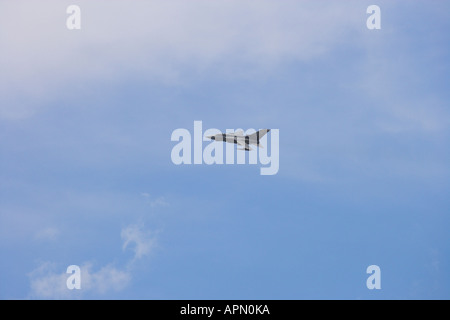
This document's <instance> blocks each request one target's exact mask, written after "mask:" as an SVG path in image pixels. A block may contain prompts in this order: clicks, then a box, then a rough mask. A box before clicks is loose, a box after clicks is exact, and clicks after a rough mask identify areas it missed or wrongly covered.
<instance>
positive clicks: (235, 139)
mask: <svg viewBox="0 0 450 320" xmlns="http://www.w3.org/2000/svg"><path fill="white" fill-rule="evenodd" d="M269 131H270V129H262V130H259V131H258V132H255V133H253V134H250V135H246V136H244V131H242V130H238V131H235V132H233V133H219V134H216V135H214V136H208V137H206V138H209V139H211V140H215V141H225V142H229V143H235V144H238V145H240V146H242V147H243V148H242V149H238V150H245V151H250V150H253V149H252V148H251V147H250V145H254V146H257V147H260V148H264V147H263V146H262V145H261V144H259V139H261V138H262V137H264V135H265V134H266V133H267V132H269Z"/></svg>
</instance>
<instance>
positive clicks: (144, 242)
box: [121, 224, 156, 259]
mask: <svg viewBox="0 0 450 320" xmlns="http://www.w3.org/2000/svg"><path fill="white" fill-rule="evenodd" d="M121 237H122V239H123V241H124V243H123V246H122V249H123V250H125V249H127V248H128V247H131V248H132V250H133V251H134V259H141V258H142V257H144V256H147V255H149V254H150V252H151V251H152V249H153V248H154V247H155V245H156V238H155V235H154V234H153V233H152V232H149V231H147V230H145V229H144V227H143V225H142V224H135V225H130V226H128V227H126V228H124V229H122V232H121Z"/></svg>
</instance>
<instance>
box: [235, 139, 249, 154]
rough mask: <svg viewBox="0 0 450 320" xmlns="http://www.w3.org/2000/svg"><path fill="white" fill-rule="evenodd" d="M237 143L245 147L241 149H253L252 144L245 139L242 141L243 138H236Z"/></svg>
mask: <svg viewBox="0 0 450 320" xmlns="http://www.w3.org/2000/svg"><path fill="white" fill-rule="evenodd" d="M236 142H237V144H238V145H240V146H242V147H244V149H239V150H247V151H251V150H252V148H250V145H249V144H247V143H245V141H242V140H241V139H237V140H236Z"/></svg>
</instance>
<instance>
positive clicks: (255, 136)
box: [249, 129, 270, 143]
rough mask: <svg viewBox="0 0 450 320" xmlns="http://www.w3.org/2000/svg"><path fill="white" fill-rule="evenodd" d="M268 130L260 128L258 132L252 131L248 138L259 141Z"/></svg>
mask: <svg viewBox="0 0 450 320" xmlns="http://www.w3.org/2000/svg"><path fill="white" fill-rule="evenodd" d="M269 131H270V129H261V130H259V131H258V132H255V133H252V134H251V135H249V138H250V139H251V140H255V141H256V142H258V143H259V139H261V138H262V137H264V136H265V135H266V133H267V132H269Z"/></svg>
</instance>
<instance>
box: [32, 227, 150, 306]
mask: <svg viewBox="0 0 450 320" xmlns="http://www.w3.org/2000/svg"><path fill="white" fill-rule="evenodd" d="M45 233H46V232H44V234H45ZM48 233H49V234H52V233H51V232H48ZM121 237H122V239H123V241H124V243H123V247H122V248H123V250H126V249H127V248H128V247H132V250H133V251H134V256H133V258H132V259H131V260H130V261H129V262H128V263H127V264H126V265H125V266H123V267H119V266H116V265H115V264H114V263H109V264H107V265H105V266H102V267H100V268H98V269H95V268H94V265H93V263H92V262H84V263H83V264H82V265H80V277H81V289H80V290H76V289H74V290H70V289H68V288H67V285H66V282H67V279H68V277H69V276H70V274H67V273H66V270H65V269H64V268H61V266H60V264H56V263H52V262H43V263H41V264H40V265H39V266H38V267H37V268H36V269H35V270H33V271H32V272H30V273H29V274H28V277H29V278H30V289H31V290H30V294H29V298H31V299H79V298H82V297H85V296H86V295H92V294H97V295H98V294H100V295H104V294H107V293H111V292H118V291H121V290H123V289H124V288H125V287H127V286H128V285H129V283H130V282H131V280H132V277H133V273H132V268H131V266H132V265H133V263H135V262H136V261H137V260H138V259H141V258H143V257H144V256H148V255H149V254H150V253H151V252H152V249H153V248H154V247H155V245H156V237H155V235H154V234H153V233H152V232H150V231H148V230H145V229H144V226H143V225H142V224H134V225H129V226H127V227H125V228H124V229H122V231H121ZM61 269H63V270H61Z"/></svg>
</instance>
